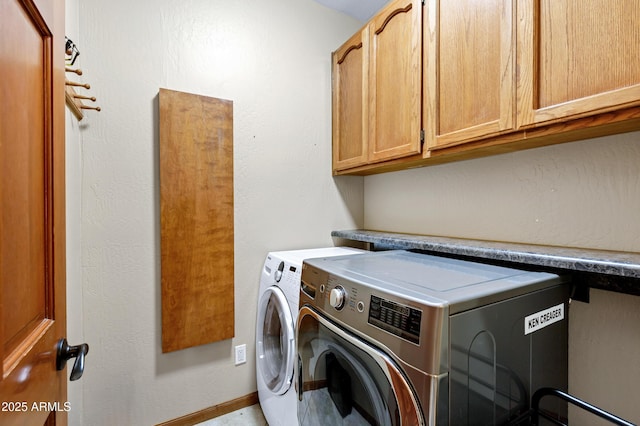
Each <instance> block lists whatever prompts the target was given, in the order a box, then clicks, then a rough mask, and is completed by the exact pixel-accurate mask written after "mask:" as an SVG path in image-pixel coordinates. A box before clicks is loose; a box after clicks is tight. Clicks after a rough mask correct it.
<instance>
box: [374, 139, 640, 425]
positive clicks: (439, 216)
mask: <svg viewBox="0 0 640 426" xmlns="http://www.w3.org/2000/svg"><path fill="white" fill-rule="evenodd" d="M639 214H640V132H635V133H628V134H622V135H616V136H610V137H606V138H599V139H593V140H588V141H580V142H575V143H569V144H564V145H558V146H551V147H545V148H538V149H534V150H528V151H522V152H517V153H512V154H504V155H499V156H494V157H488V158H483V159H477V160H469V161H464V162H459V163H453V164H447V165H441V166H434V167H428V168H423V169H414V170H408V171H403V172H395V173H387V174H382V175H375V176H369V177H366V178H365V228H367V229H374V230H383V231H393V232H408V233H415V234H427V235H443V236H451V237H464V238H477V239H487V240H498V241H511V242H525V243H535V244H548V245H559V246H571V247H586V248H598V249H606V250H623V251H633V252H640V220H639V218H640V216H639ZM591 296H592V301H591V303H590V304H584V303H580V302H574V303H573V304H572V306H571V311H570V321H571V322H570V344H569V356H570V360H569V364H570V368H569V375H570V377H569V387H570V391H571V392H573V393H575V394H576V395H578V396H579V397H582V398H585V399H587V400H589V401H592V402H593V403H596V404H597V405H600V406H602V408H605V409H607V410H610V411H612V412H614V413H616V414H618V415H620V416H623V417H625V416H626V418H627V419H629V420H632V421H635V422H640V405H638V403H637V400H638V398H637V391H636V390H635V389H636V386H637V383H638V382H640V363H638V361H637V359H638V357H639V356H640V326H639V324H640V297H637V296H629V295H622V294H616V293H610V292H603V291H592V295H591ZM572 416H575V417H572V419H571V420H572V424H594V423H593V421H594V418H593V417H588V416H587V417H584V415H583V413H582V412H576V413H575V414H572Z"/></svg>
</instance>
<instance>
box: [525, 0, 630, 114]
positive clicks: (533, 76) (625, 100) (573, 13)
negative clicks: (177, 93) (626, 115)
mask: <svg viewBox="0 0 640 426" xmlns="http://www.w3.org/2000/svg"><path fill="white" fill-rule="evenodd" d="M517 31H518V40H519V43H520V46H519V52H518V62H519V68H520V76H519V82H518V125H519V126H531V125H544V124H549V123H553V122H555V121H562V120H565V119H567V118H579V117H582V116H586V115H591V114H596V113H600V112H606V111H611V110H615V109H620V108H625V107H628V106H634V105H639V104H640V54H639V53H640V2H638V1H636V0H616V1H611V0H590V1H588V2H585V1H584V0H521V1H520V2H519V3H518V24H517Z"/></svg>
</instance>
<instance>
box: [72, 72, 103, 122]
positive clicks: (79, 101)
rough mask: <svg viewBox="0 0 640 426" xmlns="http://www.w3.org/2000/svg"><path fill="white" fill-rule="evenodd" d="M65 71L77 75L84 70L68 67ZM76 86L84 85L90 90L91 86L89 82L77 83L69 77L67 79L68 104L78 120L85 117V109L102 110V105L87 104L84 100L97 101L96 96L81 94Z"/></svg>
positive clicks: (83, 86)
mask: <svg viewBox="0 0 640 426" xmlns="http://www.w3.org/2000/svg"><path fill="white" fill-rule="evenodd" d="M65 71H66V72H73V73H76V74H77V75H82V70H80V69H71V68H66V69H65ZM76 87H82V88H84V89H87V90H89V89H91V86H90V85H88V84H84V83H76V82H74V81H70V80H68V79H65V99H66V101H67V106H68V107H69V109H70V110H71V112H72V113H73V115H75V116H76V118H77V119H78V121H80V120H82V119H83V118H84V112H83V110H94V111H98V112H99V111H100V107H97V106H90V105H87V104H85V103H84V102H83V100H85V101H91V102H95V101H96V98H95V96H84V95H81V94H79V93H78V92H76V90H75V88H76Z"/></svg>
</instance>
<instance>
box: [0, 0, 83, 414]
mask: <svg viewBox="0 0 640 426" xmlns="http://www.w3.org/2000/svg"><path fill="white" fill-rule="evenodd" d="M64 44H65V41H64V2H63V1H62V0H54V1H45V0H41V1H36V2H34V1H32V0H0V76H2V78H0V341H1V343H2V344H1V345H0V358H1V359H2V363H1V364H0V373H1V374H0V403H1V404H2V406H1V407H0V424H2V425H5V426H6V425H17V424H20V425H40V424H44V423H45V422H47V424H57V425H64V424H66V422H67V413H66V412H67V411H69V410H70V409H71V408H72V407H70V406H69V403H68V402H67V400H66V398H67V395H66V392H67V388H66V386H67V385H66V372H65V371H64V370H63V371H57V369H56V353H57V344H58V342H59V340H60V339H61V338H63V337H64V335H65V328H66V324H65V320H66V315H65V311H66V306H65V297H66V295H65V208H64V203H65V197H64V195H65V194H64V191H65V186H64ZM78 409H80V407H78Z"/></svg>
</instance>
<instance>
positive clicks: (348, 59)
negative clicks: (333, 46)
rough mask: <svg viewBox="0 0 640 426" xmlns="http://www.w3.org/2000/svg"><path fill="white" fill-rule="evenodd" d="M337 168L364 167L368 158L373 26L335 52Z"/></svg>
mask: <svg viewBox="0 0 640 426" xmlns="http://www.w3.org/2000/svg"><path fill="white" fill-rule="evenodd" d="M332 63H333V76H332V77H333V78H332V88H333V96H332V102H333V170H334V172H335V171H339V170H344V169H348V168H350V167H355V166H361V165H364V164H366V163H367V159H368V144H367V139H368V129H369V126H368V120H369V116H368V104H369V90H368V85H367V84H368V75H369V27H368V26H366V27H364V28H363V29H362V30H361V31H358V32H357V33H356V34H354V35H353V36H352V37H351V38H350V39H349V40H347V42H346V43H345V44H343V45H342V46H341V47H340V48H339V49H338V50H336V51H335V52H334V53H333V57H332Z"/></svg>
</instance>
